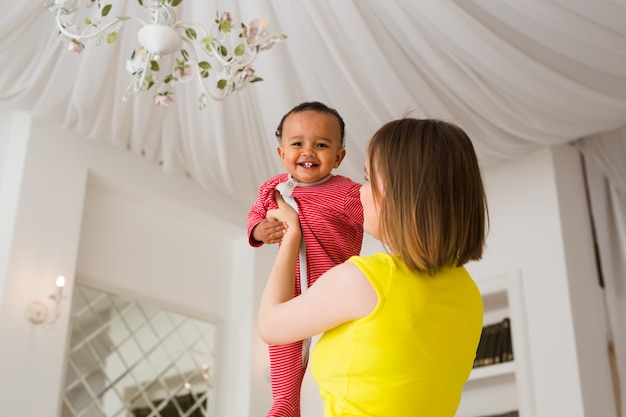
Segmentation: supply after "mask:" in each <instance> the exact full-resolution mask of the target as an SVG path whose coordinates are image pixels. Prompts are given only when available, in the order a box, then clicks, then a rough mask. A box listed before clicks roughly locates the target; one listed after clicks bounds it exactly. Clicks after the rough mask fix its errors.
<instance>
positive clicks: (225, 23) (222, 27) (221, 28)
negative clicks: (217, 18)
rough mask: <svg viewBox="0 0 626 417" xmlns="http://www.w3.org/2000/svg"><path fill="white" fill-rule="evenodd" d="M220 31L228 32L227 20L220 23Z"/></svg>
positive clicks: (228, 24) (228, 23)
mask: <svg viewBox="0 0 626 417" xmlns="http://www.w3.org/2000/svg"><path fill="white" fill-rule="evenodd" d="M219 29H220V31H221V32H224V33H228V32H230V29H231V27H230V22H229V21H228V20H224V21H223V22H222V23H220V28H219Z"/></svg>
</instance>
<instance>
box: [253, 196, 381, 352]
mask: <svg viewBox="0 0 626 417" xmlns="http://www.w3.org/2000/svg"><path fill="white" fill-rule="evenodd" d="M276 200H277V203H278V207H279V208H278V210H275V211H273V212H272V217H276V218H278V219H279V220H281V221H283V222H284V223H285V224H286V233H285V235H284V237H283V240H282V243H281V246H280V247H279V249H278V254H277V255H276V260H275V261H274V266H273V268H272V271H271V273H270V276H269V279H268V281H267V284H266V286H265V291H264V293H263V297H262V299H261V307H260V310H259V332H260V333H261V337H262V338H263V340H264V341H265V342H266V343H268V344H274V345H280V344H287V343H291V342H295V341H298V340H302V339H306V338H307V337H311V336H314V335H316V334H319V333H322V332H324V331H326V330H329V329H332V328H334V327H337V326H339V325H340V324H343V323H345V322H348V321H351V320H355V319H358V318H361V317H365V316H366V315H368V314H369V313H370V312H372V310H373V309H374V308H375V307H376V304H377V303H378V295H377V294H376V291H375V290H374V287H372V284H371V283H370V281H369V280H368V279H367V277H366V276H365V275H364V274H363V272H361V270H360V269H359V268H357V267H356V265H354V264H352V263H344V264H341V265H338V266H336V267H334V268H332V269H331V270H329V271H327V272H326V273H325V274H323V275H322V276H321V277H320V278H319V279H318V280H317V281H316V282H315V284H314V285H312V286H311V287H310V288H309V289H307V290H306V291H305V292H304V294H302V295H300V296H298V297H296V298H293V291H294V285H295V276H296V259H297V257H298V250H299V248H300V239H301V231H300V226H299V223H298V216H297V213H296V212H295V211H294V210H293V209H292V208H291V207H289V206H288V205H287V204H286V203H285V202H284V201H283V200H282V198H280V197H277V199H276ZM268 214H269V213H268Z"/></svg>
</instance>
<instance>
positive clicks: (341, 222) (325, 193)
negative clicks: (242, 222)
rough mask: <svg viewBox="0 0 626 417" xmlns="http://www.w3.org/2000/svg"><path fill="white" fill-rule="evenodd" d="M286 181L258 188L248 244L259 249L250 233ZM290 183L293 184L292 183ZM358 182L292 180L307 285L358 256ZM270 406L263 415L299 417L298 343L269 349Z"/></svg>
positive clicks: (301, 367) (283, 177) (302, 366)
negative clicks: (302, 240) (277, 189)
mask: <svg viewBox="0 0 626 417" xmlns="http://www.w3.org/2000/svg"><path fill="white" fill-rule="evenodd" d="M288 180H291V178H290V176H289V175H288V174H286V173H285V174H280V175H277V176H274V177H272V178H270V179H269V180H267V181H266V182H264V183H263V184H262V185H261V186H260V187H259V192H258V199H257V201H256V202H255V203H254V205H253V206H252V208H251V209H250V212H249V213H248V240H249V242H250V245H252V246H254V247H258V246H261V245H262V244H263V242H258V241H256V240H254V238H253V237H252V229H254V227H255V226H256V225H257V224H259V223H260V222H261V221H262V220H263V219H265V215H266V213H267V210H270V209H275V208H277V205H276V202H275V200H274V191H275V189H276V187H277V186H278V185H279V184H281V183H285V182H287V181H288ZM291 181H293V180H291ZM360 188H361V184H358V183H356V182H354V181H352V180H350V179H349V178H346V177H343V176H341V175H332V174H331V175H329V176H328V177H326V178H325V179H324V180H322V181H320V182H317V183H315V184H301V183H297V182H296V186H295V188H293V192H292V196H293V197H294V199H295V200H296V203H297V205H298V215H299V217H300V224H301V227H302V236H303V237H304V242H305V246H306V277H307V282H308V286H311V285H313V283H314V282H315V281H316V280H317V278H319V276H320V275H322V274H323V273H324V272H326V271H327V270H328V269H330V268H332V267H333V266H335V265H338V264H340V263H343V262H345V261H346V260H347V259H348V258H349V257H350V256H353V255H358V254H359V253H360V252H361V245H362V242H363V207H362V206H361V201H360V198H359V192H360ZM300 292H301V288H300V262H298V264H297V266H296V285H295V288H294V295H299V294H300ZM269 355H270V377H271V381H272V398H273V404H272V408H271V409H270V410H269V412H268V414H267V416H268V417H300V388H301V385H302V378H303V377H304V373H305V371H306V366H307V358H308V356H307V355H306V354H305V355H304V359H303V352H302V341H299V342H295V343H291V344H288V345H282V346H276V345H270V346H269Z"/></svg>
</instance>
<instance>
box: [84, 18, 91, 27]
mask: <svg viewBox="0 0 626 417" xmlns="http://www.w3.org/2000/svg"><path fill="white" fill-rule="evenodd" d="M85 24H86V25H91V24H92V23H91V19H89V18H88V17H86V18H85Z"/></svg>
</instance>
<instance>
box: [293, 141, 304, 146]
mask: <svg viewBox="0 0 626 417" xmlns="http://www.w3.org/2000/svg"><path fill="white" fill-rule="evenodd" d="M291 146H302V142H292V143H291Z"/></svg>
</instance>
